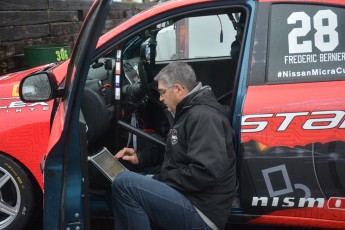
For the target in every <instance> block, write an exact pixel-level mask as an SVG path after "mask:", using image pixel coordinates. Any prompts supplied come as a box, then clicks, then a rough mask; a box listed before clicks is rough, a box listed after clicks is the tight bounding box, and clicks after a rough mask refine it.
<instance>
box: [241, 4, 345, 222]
mask: <svg viewBox="0 0 345 230" xmlns="http://www.w3.org/2000/svg"><path fill="white" fill-rule="evenodd" d="M343 15H344V8H342V7H338V6H337V5H332V2H331V1H329V4H327V3H326V1H324V3H323V4H322V5H321V4H320V5H319V4H316V3H314V4H311V3H309V4H305V3H304V4H303V3H295V4H291V3H289V4H288V3H285V4H284V3H260V4H259V7H258V15H257V24H256V32H255V39H254V44H255V45H254V47H253V58H252V60H253V61H252V70H251V74H250V81H249V86H248V90H247V95H246V100H245V104H244V109H243V117H242V130H241V132H242V135H241V137H242V139H241V140H242V145H243V149H244V152H243V155H242V157H241V163H242V174H241V188H242V189H241V191H242V201H243V205H244V207H245V212H246V213H249V214H253V215H257V214H259V215H262V217H261V218H257V219H255V220H254V221H253V222H256V223H260V222H261V221H267V220H268V219H269V218H272V219H271V220H273V219H274V218H277V216H279V217H281V218H280V219H279V223H282V224H283V223H285V224H289V223H290V222H291V220H293V221H294V223H299V224H303V222H304V221H305V220H306V219H305V218H309V220H310V221H317V220H318V219H323V220H328V221H335V222H337V221H342V220H343V218H344V215H343V213H344V211H343V209H344V204H345V202H344V200H345V199H344V196H345V189H344V188H345V187H344V180H343V176H344V166H345V164H344V162H345V161H344V160H345V151H344V146H345V145H344V144H345V132H344V109H345V107H344V94H343V90H344V84H345V82H344V80H343V79H344V68H345V66H344V53H345V52H344V51H345V46H344V42H343V41H344V38H345V32H344V29H343V28H344V16H343ZM267 25H268V26H267ZM266 51H267V52H266ZM288 217H290V218H288ZM291 217H294V218H291ZM299 218H301V219H299ZM298 220H300V222H299V221H298ZM318 224H320V227H326V225H327V224H326V225H323V224H324V223H321V221H319V222H318ZM328 224H330V222H328ZM314 226H315V223H314Z"/></svg>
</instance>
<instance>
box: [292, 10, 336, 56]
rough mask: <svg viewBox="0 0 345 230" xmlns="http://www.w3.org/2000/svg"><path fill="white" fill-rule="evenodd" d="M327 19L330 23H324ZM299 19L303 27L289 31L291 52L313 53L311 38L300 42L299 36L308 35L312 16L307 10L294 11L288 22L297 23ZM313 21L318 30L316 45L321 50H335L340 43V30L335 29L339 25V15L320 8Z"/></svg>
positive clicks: (315, 39) (315, 35)
mask: <svg viewBox="0 0 345 230" xmlns="http://www.w3.org/2000/svg"><path fill="white" fill-rule="evenodd" d="M326 20H327V22H328V23H325V24H323V22H325V21H326ZM297 21H301V27H300V28H294V29H292V30H291V32H290V33H289V53H311V52H312V41H311V40H306V41H303V42H302V43H300V44H299V43H298V37H303V36H306V35H307V34H308V33H309V31H310V29H311V23H310V17H309V15H307V14H306V13H305V12H294V13H292V14H291V15H290V16H289V17H288V19H287V23H288V24H296V23H297ZM313 23H314V28H315V30H316V33H315V34H314V42H315V46H316V47H317V48H318V49H319V50H320V51H321V52H327V51H328V52H329V51H333V50H334V49H335V48H336V47H337V46H338V45H339V36H338V32H337V31H336V30H335V29H336V28H337V27H338V19H337V15H336V14H335V13H334V12H333V11H331V10H320V11H318V12H317V13H316V14H315V15H314V17H313ZM325 38H326V39H325ZM325 40H326V41H325Z"/></svg>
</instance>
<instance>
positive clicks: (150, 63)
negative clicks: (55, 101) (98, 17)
mask: <svg viewBox="0 0 345 230" xmlns="http://www.w3.org/2000/svg"><path fill="white" fill-rule="evenodd" d="M245 20H246V14H245V13H244V10H243V9H241V8H239V9H237V8H236V9H233V8H231V10H229V9H222V10H217V11H215V12H212V13H210V12H198V13H195V14H193V15H187V16H180V17H178V18H173V19H169V20H166V21H164V22H160V23H159V24H156V25H154V26H151V27H149V28H147V29H145V30H143V31H139V32H138V33H136V34H135V35H133V36H131V37H130V38H129V39H127V40H125V41H123V42H122V43H121V44H117V46H116V47H114V48H113V49H112V50H111V51H110V52H109V51H108V52H107V53H106V54H105V55H103V56H102V57H100V58H97V59H96V60H94V61H93V63H92V64H91V66H90V70H89V74H88V76H87V81H86V85H85V89H84V98H83V102H82V105H81V111H82V114H83V116H84V118H85V122H86V125H87V128H86V129H87V131H86V135H87V148H88V154H89V156H91V155H94V154H97V152H99V151H100V150H102V149H103V148H104V147H106V148H107V149H108V150H109V151H110V152H111V153H112V154H113V155H115V154H116V152H117V151H119V150H120V149H122V148H123V147H132V148H134V149H137V148H158V149H159V151H161V152H162V154H164V146H165V138H166V135H167V132H168V130H169V126H168V122H167V118H166V114H165V106H164V104H162V103H161V102H160V101H159V93H158V91H157V82H156V81H154V77H155V75H156V74H157V73H158V72H159V71H160V70H161V69H162V68H164V67H165V66H166V65H168V64H169V63H170V62H172V61H174V60H183V61H184V62H187V63H188V64H190V65H191V66H192V68H193V69H194V71H195V73H196V76H197V80H198V81H201V82H202V84H203V85H209V86H211V88H212V90H213V92H214V94H215V96H216V97H217V99H218V101H219V102H220V103H221V104H223V105H226V106H228V107H229V108H230V109H231V107H232V106H234V105H233V104H234V97H233V96H234V95H236V82H237V76H236V71H237V69H238V67H239V65H238V63H237V60H238V57H239V55H240V51H241V40H242V37H243V30H244V24H245ZM200 22H201V23H202V25H200ZM207 22H210V27H215V26H214V25H212V23H215V25H217V28H216V30H215V32H213V33H212V36H211V37H212V38H211V39H213V40H212V41H211V42H213V43H215V46H217V45H219V48H218V50H214V49H213V50H207V48H208V47H207V46H208V45H207V44H202V43H201V44H196V43H197V42H198V40H200V39H201V38H200V37H196V38H192V29H193V28H195V30H194V32H193V33H197V30H200V31H201V32H200V33H203V34H204V33H205V31H204V30H205V29H204V28H203V27H207V26H206V25H205V23H207ZM198 23H199V24H198ZM187 26H188V31H189V34H188V35H186V34H185V33H186V30H187V29H186V28H187ZM192 27H193V28H192ZM186 37H188V39H189V40H188V41H187V42H186V40H187V39H186ZM193 39H194V40H193ZM205 39H207V38H205ZM201 40H202V39H201ZM210 45H211V46H212V44H210ZM224 47H226V48H224ZM219 50H221V52H220V51H219ZM187 51H188V52H187ZM193 52H194V53H193ZM200 52H204V53H200ZM116 78H118V79H116ZM116 88H120V89H121V92H120V93H119V92H116ZM229 119H230V121H231V117H230V118H229ZM122 163H123V164H124V165H125V166H126V167H128V169H129V170H133V171H137V172H139V173H145V172H146V171H145V169H144V170H142V169H140V170H139V169H138V168H137V167H133V166H131V165H129V164H128V163H126V162H122ZM152 170H159V166H158V167H155V168H151V169H150V172H152ZM154 172H155V171H154ZM88 174H89V182H90V183H89V184H90V185H89V187H90V194H91V196H95V197H97V196H106V197H107V196H108V198H109V196H110V193H109V189H110V183H109V181H108V180H107V179H106V178H105V177H104V176H103V175H101V173H100V172H99V170H97V169H96V168H95V167H93V165H91V164H89V167H88ZM109 199H110V198H109ZM109 199H108V201H109ZM97 213H98V214H99V213H100V212H99V210H98V211H97Z"/></svg>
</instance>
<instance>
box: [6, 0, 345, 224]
mask: <svg viewBox="0 0 345 230" xmlns="http://www.w3.org/2000/svg"><path fill="white" fill-rule="evenodd" d="M111 2H112V1H110V0H95V1H94V4H93V6H92V7H91V9H90V11H89V13H88V16H87V17H86V19H85V21H84V24H83V27H82V29H81V31H80V34H79V37H78V42H77V43H76V46H75V47H74V49H73V52H72V56H71V58H70V59H69V60H68V61H66V62H64V63H62V64H55V65H53V66H46V67H44V69H36V70H28V71H29V72H27V73H22V74H21V75H19V76H18V77H17V78H15V77H13V79H12V80H11V76H5V77H2V79H1V80H0V83H1V84H0V86H1V87H5V86H6V87H7V95H9V96H1V97H2V99H1V103H3V102H6V103H7V104H5V105H3V104H2V105H1V107H0V108H1V110H0V112H2V114H1V115H0V119H1V125H5V127H6V126H7V127H9V128H5V129H1V130H5V131H6V132H2V134H1V135H2V136H1V137H2V138H1V139H0V140H1V141H2V140H7V141H8V140H10V141H12V143H13V144H12V146H15V147H12V149H17V152H16V153H15V152H13V151H10V150H11V149H8V150H6V149H5V150H2V149H0V150H1V152H2V153H3V155H2V157H3V158H4V163H3V165H2V166H1V169H3V171H4V174H5V175H7V176H6V177H5V178H10V179H11V184H12V185H13V187H14V188H16V186H17V187H18V189H14V188H13V189H12V190H10V191H12V194H15V195H16V196H14V197H18V196H21V197H23V194H24V190H23V187H25V188H27V187H30V186H31V187H35V186H36V187H37V184H38V185H40V188H41V189H44V202H43V203H44V205H43V212H44V228H45V229H60V228H63V229H67V228H70V229H75V228H78V229H88V228H89V227H90V218H89V217H90V216H97V215H98V216H103V215H105V214H104V213H108V214H109V216H111V211H112V210H111V209H112V207H111V205H110V202H109V199H110V185H111V183H110V182H109V180H107V178H105V177H104V176H103V174H102V173H101V172H100V171H99V170H98V169H97V168H95V167H93V165H92V164H90V161H89V159H90V158H92V156H94V155H96V154H98V153H99V151H101V150H102V149H104V148H107V149H108V150H109V151H110V152H111V153H112V154H115V153H116V152H117V151H118V150H120V149H122V148H123V147H127V146H128V147H133V148H147V147H150V148H152V147H155V148H164V145H165V138H166V135H167V131H168V129H169V128H168V127H167V125H166V118H165V115H164V109H165V108H164V105H162V104H161V102H160V101H159V94H158V92H157V90H156V89H157V85H156V82H155V81H154V80H153V79H154V76H155V75H156V74H157V73H158V72H159V71H160V70H161V69H162V68H163V67H165V66H166V65H167V64H169V63H170V62H173V61H175V60H183V61H184V62H187V63H188V64H190V65H191V66H192V67H193V69H194V70H195V72H196V75H197V78H198V81H200V82H202V83H203V85H209V86H211V88H212V90H213V91H214V93H215V95H216V97H217V98H218V101H219V102H220V103H221V104H223V105H226V106H228V107H229V108H230V111H231V115H230V116H229V120H230V121H231V125H232V127H233V129H234V132H235V133H234V140H233V141H234V143H235V152H236V155H237V176H238V182H239V190H238V194H237V198H236V200H235V202H234V204H233V207H232V209H231V210H229V222H230V223H246V224H262V225H279V226H301V227H314V228H327V229H344V228H345V222H344V219H345V180H344V179H343V177H344V176H345V167H344V166H345V144H344V143H345V131H344V129H345V120H344V116H345V103H344V102H345V96H344V93H343V89H344V88H345V81H344V77H345V64H344V63H345V62H344V60H345V44H343V43H342V42H343V41H344V40H345V39H344V38H345V30H344V28H345V27H344V23H345V20H344V19H345V18H344V17H345V16H344V15H345V14H344V10H345V9H344V6H345V3H344V2H342V1H340V0H323V1H319V0H318V1H312V0H304V1H302V0H296V1H279V0H276V1H274V0H258V1H253V0H238V1H222V0H184V1H170V2H166V3H161V4H158V5H157V6H155V7H153V8H151V9H148V10H147V11H144V12H142V13H140V14H138V15H136V16H134V17H133V18H131V19H129V20H128V21H126V22H124V23H123V24H121V25H119V26H118V27H116V28H114V29H112V30H111V31H109V32H107V33H106V34H104V35H100V34H101V28H103V26H104V23H105V20H106V15H107V14H108V12H109V10H110V7H111ZM27 74H29V75H28V76H26V75H27ZM24 75H25V76H24ZM21 79H22V80H21ZM19 80H21V83H20V85H19V87H18V83H19ZM0 92H1V93H2V92H3V91H2V90H1V91H0ZM13 92H15V93H13ZM17 92H18V94H17ZM11 93H12V96H11ZM18 95H19V96H20V99H19V98H18ZM17 111H18V112H17ZM19 111H21V112H19ZM30 114H31V115H30ZM3 120H4V121H5V122H3ZM37 121H38V122H37ZM25 122H26V123H25ZM15 125H18V126H17V128H16V129H15V128H11V127H16V126H15ZM19 130H21V131H22V132H23V133H25V134H26V135H24V134H22V133H21V132H20V131H19ZM28 130H32V131H31V132H34V131H36V132H37V133H30V132H29V133H28ZM206 131H207V130H205V132H206ZM16 132H17V133H16ZM48 137H49V139H48ZM4 143H5V142H4ZM18 143H27V144H26V145H23V146H19V145H18ZM0 146H1V148H4V147H2V146H10V145H8V144H1V145H0ZM28 148H30V150H31V153H32V154H28V152H30V150H28ZM33 156H34V157H33ZM30 157H31V158H32V159H34V160H30ZM8 162H10V163H8ZM7 165H10V167H6V166H7ZM12 165H15V166H12ZM40 167H41V169H42V172H43V180H42V175H41V174H40V172H39V171H40ZM11 168H12V169H13V170H11ZM19 169H20V170H22V171H23V174H19V173H17V172H18V171H19ZM131 170H133V171H135V170H137V169H136V168H131ZM24 173H25V174H24ZM17 175H19V177H18V176H17ZM22 178H34V179H32V180H29V181H28V182H26V180H25V181H24V180H23V179H22ZM24 185H25V186H24ZM1 189H2V188H1ZM25 194H26V193H25ZM31 194H32V196H34V195H36V194H37V192H35V191H33V192H32V193H31ZM38 200H39V198H38ZM11 201H13V203H12V206H14V205H13V204H18V202H19V210H20V211H19V212H18V214H16V215H12V216H11V215H10V216H11V217H13V216H14V217H13V220H12V222H11V220H10V219H7V220H8V221H7V223H9V224H15V223H16V222H17V221H18V220H20V218H22V216H23V215H22V210H24V209H25V210H27V208H26V205H24V200H23V199H19V201H18V199H17V200H15V199H12V200H11ZM100 204H101V205H100ZM34 209H35V208H34V207H32V208H31V209H30V210H34ZM23 220H24V219H23ZM9 226H10V225H9ZM5 227H6V226H5Z"/></svg>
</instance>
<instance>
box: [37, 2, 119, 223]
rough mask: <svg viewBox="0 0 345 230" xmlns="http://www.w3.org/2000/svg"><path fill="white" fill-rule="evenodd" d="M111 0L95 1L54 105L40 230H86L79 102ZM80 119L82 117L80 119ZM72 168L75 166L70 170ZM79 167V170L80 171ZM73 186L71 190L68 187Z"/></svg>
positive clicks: (82, 124)
mask: <svg viewBox="0 0 345 230" xmlns="http://www.w3.org/2000/svg"><path fill="white" fill-rule="evenodd" d="M111 2H112V1H111V0H95V1H94V3H93V5H92V6H91V8H90V11H89V12H88V14H87V17H86V19H85V20H84V24H83V26H82V29H81V31H80V33H79V36H78V40H77V42H76V44H75V47H74V50H73V53H72V56H71V59H70V63H69V66H68V71H67V75H66V78H65V81H64V84H63V86H62V89H61V91H62V92H63V93H64V95H63V96H62V97H61V99H60V101H58V103H57V111H56V114H55V119H54V120H53V124H52V129H51V135H50V139H49V147H48V152H49V154H48V155H47V156H46V159H45V165H44V186H45V187H44V189H45V192H44V193H45V196H44V228H45V229H88V228H89V218H88V212H89V209H88V208H87V206H88V197H87V191H86V188H87V177H86V175H85V170H84V168H83V167H85V165H86V162H84V161H86V157H81V156H82V155H83V154H85V152H84V151H85V146H84V145H85V143H86V141H85V139H84V138H85V137H84V135H83V134H85V129H86V128H85V124H84V123H83V120H82V119H81V120H80V116H81V114H80V103H81V102H80V101H81V98H82V93H83V87H84V85H85V80H86V76H87V73H88V71H89V66H90V64H91V59H90V57H91V56H93V54H94V50H95V47H96V43H97V41H98V38H99V35H100V33H101V29H102V28H103V26H104V23H105V19H106V15H107V14H108V12H109V9H110V6H111ZM81 117H82V116H81ZM80 121H81V122H80ZM71 166H76V167H71ZM80 167H81V168H80ZM71 185H73V189H67V188H70V187H71Z"/></svg>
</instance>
